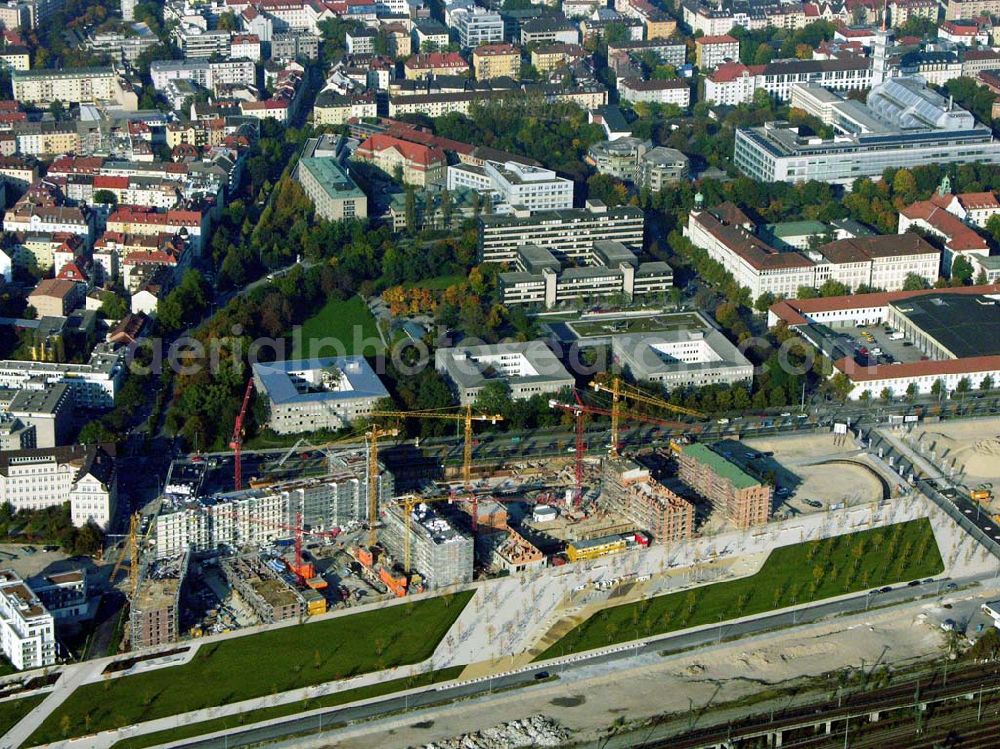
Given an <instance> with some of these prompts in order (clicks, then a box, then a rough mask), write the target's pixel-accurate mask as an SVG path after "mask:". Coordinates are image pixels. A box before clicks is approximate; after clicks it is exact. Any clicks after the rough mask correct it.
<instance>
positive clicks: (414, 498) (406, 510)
mask: <svg viewBox="0 0 1000 749" xmlns="http://www.w3.org/2000/svg"><path fill="white" fill-rule="evenodd" d="M445 500H447V501H449V502H450V501H452V497H421V496H420V495H418V494H404V495H403V496H401V497H396V501H397V502H398V503H399V504H400V506H401V507H402V508H403V569H404V570H405V571H406V578H407V580H409V579H410V575H412V574H413V568H412V566H411V562H410V532H411V531H410V524H411V523H412V522H413V508H414V507H416V506H417V505H420V504H426V503H430V502H442V501H445Z"/></svg>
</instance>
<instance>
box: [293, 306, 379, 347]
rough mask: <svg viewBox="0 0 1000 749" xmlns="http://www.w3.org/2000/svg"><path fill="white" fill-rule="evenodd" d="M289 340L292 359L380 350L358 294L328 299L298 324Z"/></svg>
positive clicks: (375, 332)
mask: <svg viewBox="0 0 1000 749" xmlns="http://www.w3.org/2000/svg"><path fill="white" fill-rule="evenodd" d="M334 341H336V342H338V343H334ZM292 343H293V347H292V357H291V358H293V359H302V358H312V357H315V356H336V355H338V354H341V353H344V354H348V355H351V354H361V355H364V356H373V355H374V354H376V353H378V352H380V351H381V350H382V341H381V339H380V338H379V335H378V329H377V328H376V327H375V318H374V317H372V314H371V312H369V311H368V307H367V306H366V305H365V301H364V300H363V299H362V298H361V297H359V296H353V297H351V298H350V299H347V300H344V301H341V300H339V299H331V300H329V301H328V302H327V303H326V304H325V305H323V308H322V309H321V310H319V312H317V313H316V314H315V315H313V316H312V317H310V318H309V319H308V320H306V321H305V322H304V323H302V327H301V329H300V330H299V331H298V333H297V335H295V336H294V337H293V339H292ZM359 349H360V350H359Z"/></svg>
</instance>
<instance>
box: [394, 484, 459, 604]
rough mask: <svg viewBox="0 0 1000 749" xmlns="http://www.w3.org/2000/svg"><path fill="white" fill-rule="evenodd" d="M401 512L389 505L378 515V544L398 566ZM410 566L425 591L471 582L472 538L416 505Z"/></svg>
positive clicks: (401, 556)
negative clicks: (421, 581) (380, 520)
mask: <svg viewBox="0 0 1000 749" xmlns="http://www.w3.org/2000/svg"><path fill="white" fill-rule="evenodd" d="M404 512H405V510H404V508H403V507H402V506H401V505H400V504H396V503H393V504H389V505H388V506H387V509H386V511H385V512H384V513H383V514H382V520H383V527H382V533H381V538H382V543H383V545H384V546H385V548H386V550H387V551H388V552H389V553H390V554H391V555H392V556H393V557H394V558H395V559H396V560H398V561H400V562H402V561H403V560H404V558H405V551H404V543H405V541H404V539H405V537H406V523H405V520H404V515H403V513H404ZM410 563H411V566H412V567H413V571H414V572H417V573H419V574H420V575H421V577H422V578H423V582H424V587H425V588H427V589H431V588H446V587H448V586H449V585H458V584H461V583H469V582H472V564H473V541H472V538H471V537H470V536H468V535H466V534H465V533H462V532H461V531H460V530H458V529H457V528H456V527H455V526H454V525H453V524H452V523H451V522H450V521H448V520H446V519H445V518H444V517H442V516H441V515H440V514H438V513H436V512H435V511H434V510H433V509H431V507H430V506H429V505H426V504H418V505H416V506H415V507H414V508H413V514H412V516H411V518H410Z"/></svg>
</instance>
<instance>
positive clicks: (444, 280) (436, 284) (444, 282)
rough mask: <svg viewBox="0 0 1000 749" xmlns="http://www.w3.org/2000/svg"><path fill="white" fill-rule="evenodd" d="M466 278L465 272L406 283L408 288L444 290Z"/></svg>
mask: <svg viewBox="0 0 1000 749" xmlns="http://www.w3.org/2000/svg"><path fill="white" fill-rule="evenodd" d="M464 280H466V276H465V274H463V273H453V274H451V275H449V276H435V277H434V278H425V279H424V280H422V281H411V282H407V283H404V284H403V286H405V287H406V288H408V289H428V290H429V291H444V290H445V289H447V288H448V287H449V286H454V285H455V284H457V283H462V281H464Z"/></svg>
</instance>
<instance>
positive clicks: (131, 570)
mask: <svg viewBox="0 0 1000 749" xmlns="http://www.w3.org/2000/svg"><path fill="white" fill-rule="evenodd" d="M141 525H142V514H141V513H138V512H136V513H135V514H133V515H132V517H130V518H129V524H128V534H127V535H126V536H125V542H124V543H123V544H122V550H121V554H120V555H119V557H118V561H117V562H115V566H114V569H112V570H111V577H109V578H108V581H109V582H110V583H111V584H112V585H114V582H115V578H116V577H117V576H118V571H119V570H120V569H121V568H122V565H123V564H124V563H125V555H126V553H127V554H128V559H129V565H128V591H129V599H130V600H131V599H134V598H135V594H136V592H137V591H138V590H139V567H140V560H139V529H140V527H141ZM152 531H153V523H152V522H150V524H149V530H147V531H146V535H145V536H143V539H142V540H143V542H145V540H146V539H147V538H149V536H150V534H151V533H152Z"/></svg>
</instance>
